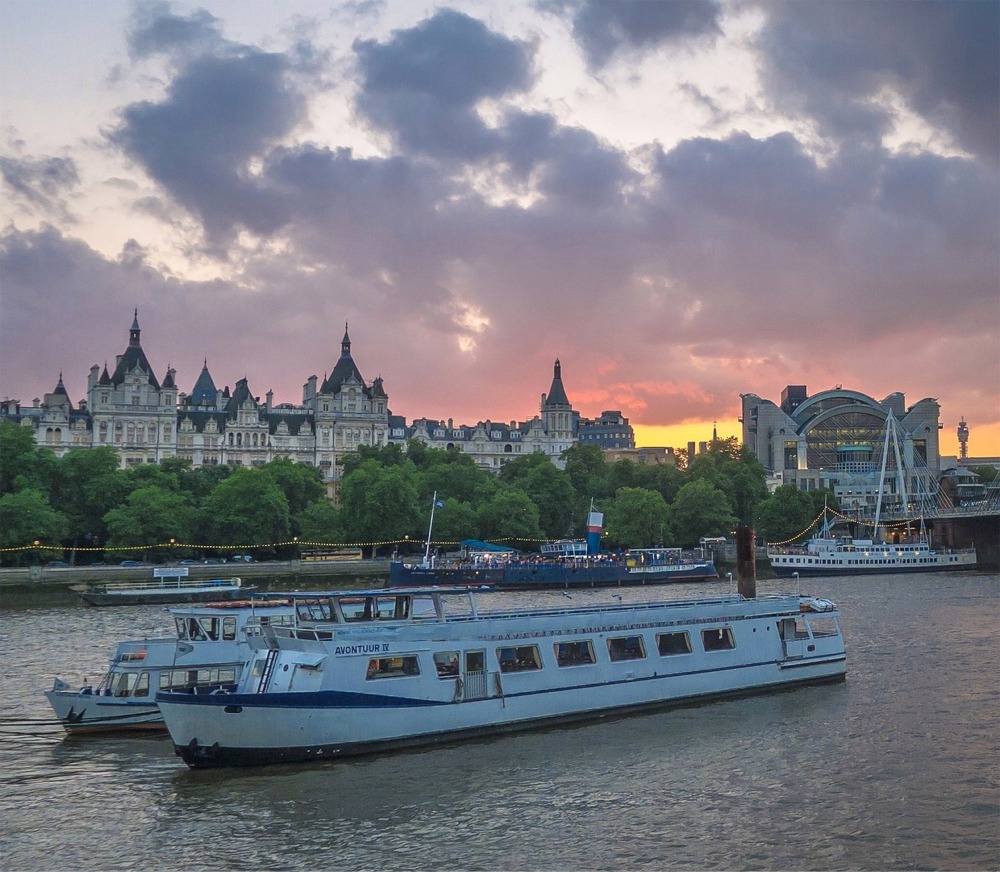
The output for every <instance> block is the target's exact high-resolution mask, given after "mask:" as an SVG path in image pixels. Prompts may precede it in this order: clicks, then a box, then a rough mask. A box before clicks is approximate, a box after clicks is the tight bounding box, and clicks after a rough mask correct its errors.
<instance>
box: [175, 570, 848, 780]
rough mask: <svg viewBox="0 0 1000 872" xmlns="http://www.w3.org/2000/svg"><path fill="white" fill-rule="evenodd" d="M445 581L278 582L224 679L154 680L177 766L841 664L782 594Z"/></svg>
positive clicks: (626, 700) (419, 733) (543, 718)
mask: <svg viewBox="0 0 1000 872" xmlns="http://www.w3.org/2000/svg"><path fill="white" fill-rule="evenodd" d="M499 596H500V594H496V593H488V592H483V591H475V590H472V589H464V590H463V589H460V588H427V589H408V590H401V589H393V590H380V591H333V592H329V593H322V594H319V593H313V594H292V595H291V597H292V599H293V602H294V603H295V605H296V609H297V623H296V625H295V626H271V627H268V628H265V630H264V633H263V634H262V636H260V637H259V638H258V639H257V640H255V642H254V645H253V647H254V648H257V649H258V650H257V651H256V653H255V654H254V656H253V659H252V661H251V663H250V664H248V668H247V669H245V670H244V673H243V677H242V678H241V680H240V681H239V683H238V685H237V687H236V688H235V690H234V691H232V692H220V693H214V694H208V695H200V694H191V693H176V692H169V691H167V692H161V693H159V694H157V702H158V703H159V705H160V710H161V711H162V712H163V716H164V719H165V721H166V723H167V728H168V730H169V731H170V735H171V738H172V740H173V743H174V748H175V751H176V753H177V754H178V755H179V756H180V757H182V758H183V759H184V761H185V762H186V763H187V764H188V765H189V766H191V767H194V768H202V767H214V766H235V765H256V764H263V763H273V762H279V761H301V760H324V759H332V758H336V757H339V756H343V755H352V754H362V753H366V752H371V751H377V750H382V749H387V748H397V747H405V746H410V745H418V744H428V743H434V742H439V741H448V740H454V739H456V738H460V737H464V736H470V735H476V734H484V733H494V732H503V731H510V730H519V729H525V728H529V727H532V726H538V725H541V724H551V723H559V722H568V721H574V720H582V719H587V718H594V717H600V716H602V715H605V714H607V713H610V712H625V711H632V710H640V709H644V708H652V707H657V706H664V705H671V704H683V703H690V702H695V701H702V700H706V699H709V698H713V697H723V696H729V695H741V694H747V693H753V692H759V691H766V690H776V689H780V688H787V687H790V686H794V685H801V684H808V683H822V682H829V681H840V680H843V679H844V677H845V674H846V660H847V657H846V653H845V649H844V639H843V636H842V634H841V630H840V620H839V619H840V614H839V611H838V610H837V608H836V606H834V604H833V603H830V602H828V601H825V600H824V601H820V600H814V599H810V598H804V597H800V596H797V595H780V596H768V597H761V598H757V599H744V598H743V597H741V596H739V595H731V596H720V597H706V598H700V599H688V600H661V601H657V602H636V603H627V602H623V601H622V600H621V597H620V596H618V597H617V601H612V602H610V603H602V604H598V605H595V604H591V605H581V606H577V607H565V608H557V609H556V608H536V609H524V608H519V609H510V608H507V609H506V610H505V609H504V608H503V607H502V604H501V603H497V604H496V605H495V606H493V607H490V600H496V598H498V597H499Z"/></svg>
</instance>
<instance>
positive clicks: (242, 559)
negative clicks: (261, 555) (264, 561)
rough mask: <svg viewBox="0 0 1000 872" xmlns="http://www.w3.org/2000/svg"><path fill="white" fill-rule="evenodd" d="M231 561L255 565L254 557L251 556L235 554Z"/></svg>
mask: <svg viewBox="0 0 1000 872" xmlns="http://www.w3.org/2000/svg"><path fill="white" fill-rule="evenodd" d="M229 559H230V560H232V561H233V563H253V557H252V556H251V555H250V554H234V555H233V556H232V557H230V558H229Z"/></svg>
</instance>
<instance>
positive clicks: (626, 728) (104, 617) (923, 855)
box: [0, 573, 1000, 872]
mask: <svg viewBox="0 0 1000 872" xmlns="http://www.w3.org/2000/svg"><path fill="white" fill-rule="evenodd" d="M790 585H794V582H788V581H780V582H775V581H771V582H762V583H760V585H759V588H760V591H761V592H762V593H768V592H775V591H777V590H779V589H781V590H787V589H789V586H790ZM320 586H321V585H320V584H317V585H316V587H320ZM802 587H803V592H808V593H810V594H814V595H816V596H821V597H826V598H829V599H833V600H835V601H836V602H838V603H839V604H840V606H841V608H842V610H843V627H844V633H845V636H846V639H847V647H848V677H847V681H846V682H845V683H844V684H838V685H831V686H824V687H815V688H805V689H801V690H796V691H791V692H785V693H778V694H772V695H766V696H758V697H753V698H749V699H741V700H734V701H726V702H719V703H713V704H709V705H702V706H698V707H694V708H688V709H680V710H671V711H664V712H661V713H656V714H647V715H639V716H632V717H623V718H617V719H606V720H602V721H599V722H596V723H593V724H589V725H584V726H575V727H572V728H554V729H546V730H541V731H537V732H530V733H524V734H520V735H515V736H506V737H498V738H494V739H486V740H478V741H474V742H468V743H464V744H458V745H453V746H448V747H442V748H435V749H431V750H424V751H411V752H405V753H394V754H385V755H381V756H376V757H369V758H361V759H353V760H342V761H339V762H335V763H322V764H318V765H305V766H276V767H265V768H260V769H249V770H226V771H208V772H204V771H203V772H193V771H189V770H188V769H187V768H186V767H185V766H184V765H183V764H182V763H181V762H180V760H179V758H176V757H175V756H174V755H173V753H172V748H171V745H170V743H169V740H168V739H165V738H142V739H121V738H107V739H98V738H72V739H71V738H65V737H64V735H63V733H62V730H61V728H59V726H58V725H57V724H55V723H53V720H52V715H51V712H50V710H49V709H48V704H47V703H46V701H45V698H44V697H43V696H42V693H43V691H45V690H48V689H49V688H50V687H51V684H52V680H53V677H54V676H55V675H57V674H58V675H59V676H60V677H62V678H64V679H66V680H68V681H70V682H71V683H74V684H75V683H76V682H82V681H83V680H84V679H85V678H86V679H90V680H95V679H97V678H99V677H100V675H101V674H103V671H104V668H105V666H106V663H107V657H108V655H109V653H110V649H111V647H112V646H113V644H114V643H115V642H117V641H118V640H120V639H126V638H138V637H142V636H146V635H153V636H155V635H170V634H171V628H172V622H171V621H170V619H169V614H168V613H167V612H166V610H165V608H164V607H155V606H146V607H138V606H137V607H124V608H111V609H92V608H87V607H84V606H82V605H79V604H77V602H75V601H74V600H73V598H72V596H71V595H69V594H62V595H56V594H52V593H46V594H39V596H44V597H45V602H32V601H29V600H28V599H27V598H26V596H23V595H22V596H20V597H16V596H13V595H5V596H4V599H3V602H2V611H0V621H2V623H0V656H2V660H0V663H2V668H0V700H2V707H0V739H2V744H0V865H2V866H3V868H4V869H6V870H12V872H20V870H108V869H144V870H145V869H158V870H163V872H167V870H196V869H241V870H242V869H248V870H253V869H289V870H300V869H302V870H312V869H319V868H321V867H322V868H326V869H333V870H354V869H359V870H360V869H375V870H397V869H398V870H424V869H427V870H437V869H445V870H466V869H467V870H507V869H511V870H522V869H523V870H580V869H616V870H617V869H627V870H634V869H657V870H660V869H678V870H685V869H692V870H693V869H698V870H705V869H725V870H729V869H768V870H772V869H773V870H787V869H802V870H812V869H819V870H824V869H862V870H867V869H873V870H876V869H877V870H881V869H975V870H978V869H997V868H1000V671H998V666H997V629H998V626H1000V577H998V576H997V575H996V574H983V573H967V574H952V575H945V574H941V575H937V574H923V575H909V576H906V575H897V576H888V577H882V578H878V577H873V576H868V577H862V578H855V579H845V578H829V579H810V580H808V581H805V580H804V581H803V582H802ZM726 590H727V582H725V581H723V582H718V583H715V584H713V585H708V584H706V585H677V586H673V587H671V588H657V589H651V588H647V589H645V590H644V591H642V592H636V591H626V592H625V595H626V596H628V597H629V598H651V597H653V596H656V595H660V594H663V593H666V594H667V595H671V596H690V595H693V594H698V593H725V592H726ZM507 596H511V597H518V596H520V597H528V598H530V599H532V600H536V601H537V600H545V598H546V597H550V596H553V595H552V594H540V593H532V594H507ZM602 596H607V594H606V593H605V592H579V593H574V598H575V599H578V600H583V599H587V598H600V597H602ZM562 604H563V605H565V600H563V601H562Z"/></svg>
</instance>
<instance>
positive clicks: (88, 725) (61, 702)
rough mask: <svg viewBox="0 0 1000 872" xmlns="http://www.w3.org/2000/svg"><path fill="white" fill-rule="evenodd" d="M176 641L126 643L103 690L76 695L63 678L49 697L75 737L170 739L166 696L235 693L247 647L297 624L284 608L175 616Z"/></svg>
mask: <svg viewBox="0 0 1000 872" xmlns="http://www.w3.org/2000/svg"><path fill="white" fill-rule="evenodd" d="M171 613H172V614H173V616H174V625H175V627H176V631H177V635H176V636H172V637H164V638H157V639H133V640H129V641H125V642H119V643H118V644H117V645H116V646H115V650H114V653H113V654H112V655H111V662H110V666H109V668H108V671H107V673H106V674H105V675H104V677H103V678H102V679H101V680H100V681H99V682H97V684H96V685H89V684H88V685H84V686H83V687H79V688H73V687H71V686H70V685H69V683H68V682H65V681H63V680H62V679H60V678H57V679H56V680H55V682H54V684H53V687H52V690H50V691H47V692H46V694H45V697H46V699H48V701H49V704H50V705H51V706H52V708H53V711H54V712H55V715H56V717H57V718H58V719H59V721H60V723H61V724H62V725H63V727H64V728H65V730H66V732H68V733H71V734H75V735H78V734H83V733H133V732H144V731H145V732H150V731H153V732H157V731H158V732H164V731H165V730H166V725H165V724H164V723H163V715H162V714H161V713H160V708H159V706H158V705H157V704H156V694H157V692H158V691H160V690H164V689H176V690H186V691H190V692H192V693H210V692H211V691H213V690H215V689H216V688H218V687H229V688H230V689H232V688H233V687H234V686H235V684H236V681H237V680H238V679H239V677H240V672H241V670H242V668H243V664H244V662H245V661H246V659H247V658H248V657H249V656H250V648H249V646H248V644H247V640H248V639H249V638H250V637H252V636H253V635H254V634H256V633H259V632H260V628H261V626H262V625H267V624H268V623H270V622H279V621H284V620H288V621H290V620H291V615H292V609H291V606H289V605H287V604H280V603H278V602H256V603H255V602H249V601H245V602H232V603H219V604H214V605H205V606H193V607H191V608H187V609H171Z"/></svg>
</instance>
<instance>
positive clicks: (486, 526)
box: [476, 488, 545, 550]
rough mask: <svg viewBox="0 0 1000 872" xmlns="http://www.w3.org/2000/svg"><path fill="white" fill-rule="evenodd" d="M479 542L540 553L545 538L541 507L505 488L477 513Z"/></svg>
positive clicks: (518, 493) (514, 489)
mask: <svg viewBox="0 0 1000 872" xmlns="http://www.w3.org/2000/svg"><path fill="white" fill-rule="evenodd" d="M476 520H477V523H478V526H479V536H478V537H477V538H479V539H485V540H488V541H490V542H507V543H510V544H511V545H512V546H514V547H516V548H522V549H524V550H537V548H538V547H539V544H540V543H541V541H542V540H543V539H544V538H545V537H544V536H543V535H542V530H541V527H540V526H539V521H538V507H537V506H536V505H535V504H534V503H533V502H532V501H531V499H530V498H529V497H528V495H527V494H525V493H524V492H523V491H521V490H518V489H517V488H503V489H501V490H500V491H498V492H497V493H496V494H494V495H493V497H491V498H490V499H489V500H487V501H486V502H485V503H483V504H482V505H481V506H480V507H479V510H478V511H477V512H476Z"/></svg>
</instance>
